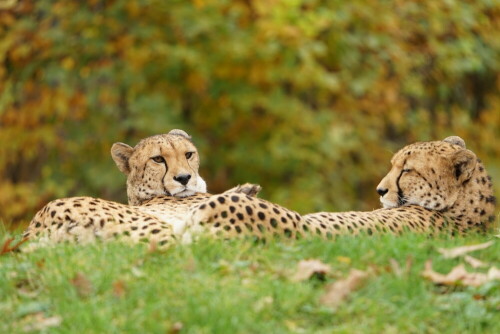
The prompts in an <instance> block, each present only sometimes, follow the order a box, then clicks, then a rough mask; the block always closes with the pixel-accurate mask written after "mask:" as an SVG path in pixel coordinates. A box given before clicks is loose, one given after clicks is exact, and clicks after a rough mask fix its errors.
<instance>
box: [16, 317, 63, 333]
mask: <svg viewBox="0 0 500 334" xmlns="http://www.w3.org/2000/svg"><path fill="white" fill-rule="evenodd" d="M24 321H25V322H27V324H26V325H25V326H24V327H23V331H24V332H33V331H44V330H47V328H49V327H59V325H60V324H61V322H62V318H61V317H60V316H58V315H56V316H52V317H48V318H46V317H45V315H44V314H43V312H38V313H35V314H32V315H29V316H27V317H26V319H25V320H24Z"/></svg>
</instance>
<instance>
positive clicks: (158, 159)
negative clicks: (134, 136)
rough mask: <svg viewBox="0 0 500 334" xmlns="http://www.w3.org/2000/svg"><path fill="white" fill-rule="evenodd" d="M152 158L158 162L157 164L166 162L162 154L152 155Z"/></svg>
mask: <svg viewBox="0 0 500 334" xmlns="http://www.w3.org/2000/svg"><path fill="white" fill-rule="evenodd" d="M151 159H153V161H154V162H156V163H157V164H162V163H165V159H163V157H162V156H160V155H157V156H156V157H152V158H151Z"/></svg>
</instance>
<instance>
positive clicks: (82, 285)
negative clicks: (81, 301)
mask: <svg viewBox="0 0 500 334" xmlns="http://www.w3.org/2000/svg"><path fill="white" fill-rule="evenodd" d="M71 284H73V286H74V287H75V289H76V292H77V293H78V295H79V296H80V297H88V296H90V294H92V290H93V287H92V283H91V282H90V281H89V279H88V278H87V277H86V276H85V275H83V274H82V273H77V274H76V275H75V277H73V279H72V280H71Z"/></svg>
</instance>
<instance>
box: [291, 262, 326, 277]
mask: <svg viewBox="0 0 500 334" xmlns="http://www.w3.org/2000/svg"><path fill="white" fill-rule="evenodd" d="M329 272H330V266H329V265H327V264H324V263H323V262H321V261H319V260H314V259H311V260H302V261H300V262H299V263H298V264H297V270H296V272H295V274H294V275H293V276H292V278H291V280H292V281H293V282H300V281H305V280H308V279H309V278H311V277H312V276H313V275H318V276H320V277H324V276H325V275H326V274H328V273H329Z"/></svg>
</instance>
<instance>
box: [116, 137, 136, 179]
mask: <svg viewBox="0 0 500 334" xmlns="http://www.w3.org/2000/svg"><path fill="white" fill-rule="evenodd" d="M133 152H134V149H133V148H132V147H130V146H128V145H127V144H124V143H114V144H113V146H111V156H112V157H113V160H114V161H115V163H116V166H118V169H119V170H120V171H121V172H122V173H123V174H125V175H128V174H129V173H130V165H129V163H128V159H130V156H131V155H132V153H133Z"/></svg>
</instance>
